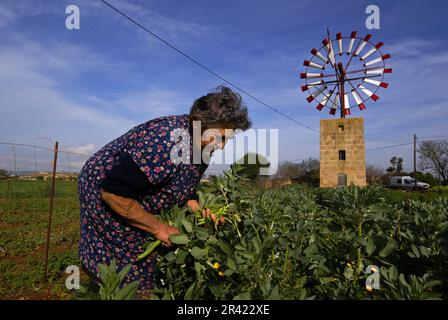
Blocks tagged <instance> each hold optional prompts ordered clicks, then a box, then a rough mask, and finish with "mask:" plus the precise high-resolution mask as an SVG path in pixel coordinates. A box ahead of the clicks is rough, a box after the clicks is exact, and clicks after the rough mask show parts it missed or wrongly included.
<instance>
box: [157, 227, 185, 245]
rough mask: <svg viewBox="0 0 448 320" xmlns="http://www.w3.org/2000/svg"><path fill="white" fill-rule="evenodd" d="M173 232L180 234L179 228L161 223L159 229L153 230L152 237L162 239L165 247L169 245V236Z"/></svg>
mask: <svg viewBox="0 0 448 320" xmlns="http://www.w3.org/2000/svg"><path fill="white" fill-rule="evenodd" d="M173 234H180V231H179V229H177V228H175V227H172V226H170V225H168V224H165V223H161V224H160V227H159V229H158V230H157V231H156V232H154V237H155V238H156V239H157V240H160V241H162V244H163V245H164V246H165V247H170V246H171V241H170V236H171V235H173Z"/></svg>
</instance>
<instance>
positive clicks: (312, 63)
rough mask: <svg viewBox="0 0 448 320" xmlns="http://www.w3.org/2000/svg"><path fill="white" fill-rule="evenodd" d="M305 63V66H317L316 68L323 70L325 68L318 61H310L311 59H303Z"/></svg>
mask: <svg viewBox="0 0 448 320" xmlns="http://www.w3.org/2000/svg"><path fill="white" fill-rule="evenodd" d="M303 65H304V66H305V67H310V68H316V69H321V70H323V69H325V66H324V65H322V64H318V63H316V62H312V61H309V60H305V61H303Z"/></svg>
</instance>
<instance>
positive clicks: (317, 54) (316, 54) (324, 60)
mask: <svg viewBox="0 0 448 320" xmlns="http://www.w3.org/2000/svg"><path fill="white" fill-rule="evenodd" d="M311 54H312V55H313V56H315V57H317V58H319V59H320V60H322V61H323V62H324V63H327V62H328V59H327V58H325V57H324V56H323V55H322V53H320V52H319V51H318V50H317V49H316V48H313V49H312V50H311Z"/></svg>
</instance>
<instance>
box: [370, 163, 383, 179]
mask: <svg viewBox="0 0 448 320" xmlns="http://www.w3.org/2000/svg"><path fill="white" fill-rule="evenodd" d="M383 176H384V170H383V169H381V168H380V167H378V166H375V165H373V164H368V165H367V166H366V179H367V184H381V183H382V182H383Z"/></svg>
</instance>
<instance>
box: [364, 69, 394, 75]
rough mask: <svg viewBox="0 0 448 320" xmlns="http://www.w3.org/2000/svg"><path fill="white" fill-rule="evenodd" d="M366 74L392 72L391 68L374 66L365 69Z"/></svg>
mask: <svg viewBox="0 0 448 320" xmlns="http://www.w3.org/2000/svg"><path fill="white" fill-rule="evenodd" d="M365 73H366V74H383V73H392V69H391V68H374V69H369V70H366V71H365Z"/></svg>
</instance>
